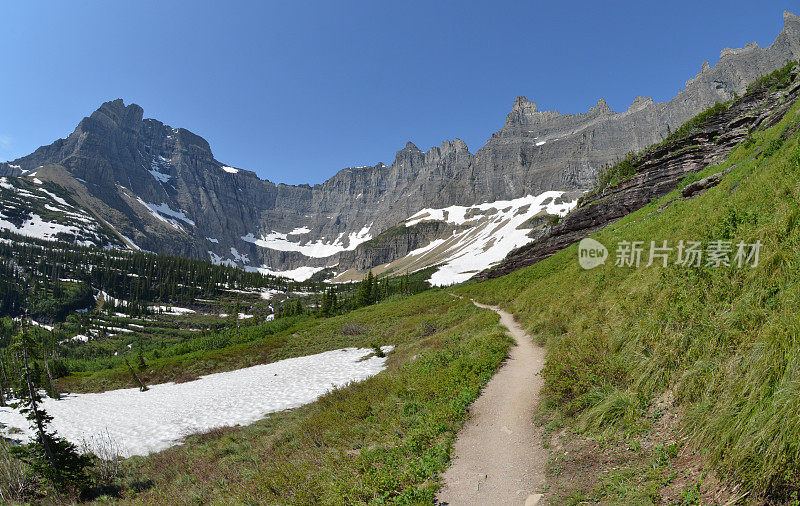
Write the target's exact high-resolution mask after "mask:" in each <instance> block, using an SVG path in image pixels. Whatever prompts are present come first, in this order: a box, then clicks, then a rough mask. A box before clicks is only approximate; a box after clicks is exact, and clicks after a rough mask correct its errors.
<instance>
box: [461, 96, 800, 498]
mask: <svg viewBox="0 0 800 506" xmlns="http://www.w3.org/2000/svg"><path fill="white" fill-rule="evenodd" d="M765 83H768V84H769V83H770V81H762V83H761V84H762V85H763V84H765ZM772 84H773V85H774V84H775V82H774V81H773V82H772ZM786 105H791V106H792V107H791V109H788V112H786V114H785V115H782V118H780V119H779V121H777V122H776V121H772V120H770V119H768V120H765V121H769V123H770V124H772V125H773V126H772V127H770V128H767V129H765V130H755V131H753V132H751V133H750V134H749V135H748V136H747V137H746V140H745V141H744V142H742V143H740V144H739V145H738V146H737V147H736V148H735V149H733V151H732V152H731V153H730V155H729V156H728V158H727V159H726V160H717V161H714V162H712V163H715V164H716V165H711V166H709V167H706V168H705V169H704V170H702V171H701V172H700V173H699V174H697V175H695V174H690V175H688V176H686V177H684V178H683V179H682V180H681V181H680V182H679V184H678V185H677V188H676V189H674V190H673V191H671V192H670V193H668V194H667V195H665V196H664V197H662V198H660V199H657V200H655V201H653V202H651V203H649V204H647V205H646V206H644V207H643V208H642V209H640V210H638V211H636V212H633V213H631V214H629V215H627V216H625V217H623V218H621V219H620V220H618V221H616V222H615V223H614V224H613V225H611V226H608V227H606V228H604V229H603V230H601V231H600V232H597V233H595V234H593V235H592V238H593V239H595V240H596V241H598V242H599V243H600V244H602V245H604V246H605V247H606V248H607V249H608V252H609V256H608V258H607V259H606V261H605V264H601V265H599V266H597V267H595V268H594V269H592V270H586V269H584V268H582V267H581V266H580V264H579V261H578V260H579V257H578V246H577V245H574V246H570V247H568V248H566V249H564V250H562V251H559V252H558V253H556V254H554V255H552V256H550V257H549V258H545V259H544V260H541V261H539V262H537V263H535V264H533V265H531V266H529V267H527V268H523V269H520V270H516V271H514V272H512V273H510V274H508V275H506V276H502V277H498V278H496V279H492V280H489V281H486V282H483V283H476V284H472V285H471V286H468V287H465V288H462V289H461V290H460V293H462V294H463V295H466V296H469V297H475V298H476V299H477V300H481V301H484V302H489V303H498V304H502V305H504V306H506V307H507V308H509V309H510V310H511V311H513V312H514V313H515V314H516V315H517V316H518V317H519V318H520V319H521V321H522V322H524V324H525V326H526V327H527V328H528V329H530V330H531V331H532V332H533V333H537V334H539V335H540V336H541V339H542V341H546V343H547V348H548V358H547V360H548V365H547V366H546V368H545V372H544V377H545V381H546V385H545V392H546V393H547V395H548V402H549V403H548V407H547V409H545V411H544V414H543V416H546V417H549V420H550V424H551V425H550V426H549V427H550V428H551V429H555V430H553V432H551V433H550V436H551V443H552V444H553V445H554V446H553V448H554V451H556V452H558V453H557V454H556V455H557V456H558V458H557V459H555V460H553V462H552V463H551V466H552V468H551V470H550V472H551V474H552V475H553V476H555V478H554V479H553V480H552V483H551V488H550V493H551V494H552V500H553V501H555V502H572V503H576V502H580V501H592V502H594V501H601V502H610V503H650V502H673V501H674V502H682V501H683V503H690V504H692V503H699V502H702V503H728V504H733V503H734V502H737V501H741V502H747V503H753V504H761V503H764V502H768V503H784V502H787V503H790V504H792V503H793V502H792V501H795V502H796V500H797V497H798V493H800V473H798V462H800V454H799V453H798V448H800V445H798V441H800V425H798V420H800V417H798V415H799V414H798V406H800V385H798V382H797V378H798V375H800V346H798V341H797V336H798V333H799V332H800V329H798V326H797V317H796V315H797V313H798V311H800V307H798V298H797V293H798V289H800V287H798V279H797V272H798V268H800V257H798V253H797V252H798V247H799V246H800V228H798V217H800V210H799V209H798V206H797V202H798V196H799V195H800V185H798V181H799V180H800V177H799V176H800V115H799V114H798V113H799V112H800V104H798V102H797V100H796V99H794V100H793V101H792V102H790V103H787V104H786ZM783 110H784V111H785V110H786V108H783ZM766 117H767V118H770V116H766ZM775 119H778V118H775ZM714 174H719V176H717V178H716V179H717V180H718V181H717V182H718V184H717V185H716V186H712V185H705V188H706V189H704V190H703V191H700V192H699V193H695V191H696V190H697V189H698V188H700V189H702V188H703V186H704V185H697V184H695V183H696V182H697V181H698V180H701V181H702V180H704V179H705V178H706V177H708V176H712V175H714ZM693 193H694V194H693ZM687 194H688V195H687ZM688 196H691V197H693V198H687V197H688ZM651 241H653V242H654V243H655V245H656V246H658V247H663V246H665V244H664V241H666V246H667V247H668V248H671V249H665V250H657V251H656V253H657V254H659V256H656V257H655V258H654V261H653V262H651V261H650V260H651V258H652V257H651V256H650V252H651V248H653V246H652V245H651ZM681 241H683V248H681V247H680V246H681V244H682V243H681ZM693 241H697V242H699V249H698V251H700V255H702V256H701V258H700V259H699V260H697V261H687V256H686V255H687V251H688V249H686V248H688V246H689V244H690V242H693ZM636 244H638V245H641V246H642V255H641V257H640V261H638V260H636V257H635V255H634V256H630V255H627V254H626V253H625V252H626V251H628V249H629V247H630V246H631V245H636ZM755 244H759V245H760V248H758V249H757V251H758V255H753V256H750V254H751V253H754V251H755V250H754V249H753V248H754V246H753V245H755ZM719 248H722V249H721V250H720V249H719ZM741 248H745V249H744V250H743V252H744V253H745V254H744V255H743V256H738V255H737V254H738V253H739V251H740V249H741ZM720 251H721V253H717V252H720ZM663 255H666V260H665V257H664V256H663ZM693 501H694V502H693ZM728 501H731V502H728Z"/></svg>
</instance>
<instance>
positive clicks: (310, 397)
mask: <svg viewBox="0 0 800 506" xmlns="http://www.w3.org/2000/svg"><path fill="white" fill-rule="evenodd" d="M382 349H383V351H384V352H389V351H391V349H392V347H391V346H384V347H383V348H382ZM371 353H373V350H371V349H365V348H345V349H341V350H334V351H326V352H324V353H318V354H316V355H308V356H305V357H297V358H290V359H286V360H281V361H278V362H274V363H271V364H263V365H257V366H253V367H248V368H245V369H238V370H235V371H228V372H221V373H215V374H209V375H207V376H202V377H201V378H199V379H197V380H195V381H189V382H186V383H164V384H160V385H152V386H150V389H149V390H148V391H146V392H140V391H139V390H138V389H136V388H128V389H123V390H111V391H108V392H102V393H96V394H69V395H64V396H62V398H61V400H54V399H49V398H45V399H44V401H43V406H44V409H45V410H46V411H47V413H48V414H50V415H51V416H52V417H53V422H52V424H51V428H52V429H55V430H56V431H57V432H58V434H59V435H61V436H62V437H65V438H66V439H68V440H69V441H71V442H73V443H75V444H77V445H78V446H81V445H82V444H83V442H84V441H86V442H88V444H89V447H90V448H91V445H92V442H93V441H97V440H103V439H108V438H110V440H111V441H113V443H114V444H115V445H116V446H117V447H118V448H119V451H120V453H121V454H122V456H125V457H127V456H131V455H147V454H149V453H152V452H157V451H160V450H164V449H165V448H169V447H170V446H173V445H176V444H180V442H181V440H182V439H183V438H184V437H185V436H187V435H190V434H194V433H198V432H203V431H207V430H209V429H213V428H216V427H225V426H233V425H247V424H250V423H253V422H255V421H257V420H259V419H261V418H264V416H265V415H267V414H268V413H273V412H276V411H282V410H285V409H292V408H297V407H300V406H302V405H304V404H308V403H309V402H313V401H315V400H316V399H317V398H318V397H320V396H321V395H323V394H325V393H326V392H328V391H330V390H331V389H333V388H334V387H340V386H344V385H346V384H348V383H350V382H354V381H362V380H365V379H367V378H369V377H371V376H374V375H375V374H377V373H379V372H380V371H382V370H383V369H384V368H385V366H386V358H385V357H384V358H380V357H376V356H372V357H370V358H365V357H367V356H368V355H370V354H371ZM0 424H2V425H4V427H3V432H5V433H8V431H9V429H10V428H12V427H15V428H17V429H20V430H21V431H22V432H21V433H19V434H15V435H10V436H9V437H15V438H17V439H26V438H28V437H30V436H31V434H32V432H31V430H30V428H29V423H28V421H27V420H26V419H25V418H24V417H23V416H22V415H21V414H20V413H19V412H18V411H17V410H15V409H13V408H8V407H6V408H0Z"/></svg>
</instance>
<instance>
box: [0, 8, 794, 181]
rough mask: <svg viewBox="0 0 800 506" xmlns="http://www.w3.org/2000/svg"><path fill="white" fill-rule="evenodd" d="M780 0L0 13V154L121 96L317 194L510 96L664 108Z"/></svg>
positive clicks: (774, 13)
mask: <svg viewBox="0 0 800 506" xmlns="http://www.w3.org/2000/svg"><path fill="white" fill-rule="evenodd" d="M794 4H795V2H794V1H789V0H784V1H772V0H758V1H754V0H726V1H698V0H692V1H683V0H675V1H671V2H665V1H663V0H659V1H627V2H621V1H613V0H605V1H597V0H590V1H581V2H578V1H569V0H561V1H547V2H544V1H533V0H529V1H526V2H507V1H499V0H494V1H460V2H455V1H440V2H425V1H394V2H388V1H380V0H368V1H348V0H339V1H335V2H334V1H331V2H291V1H289V2H286V1H281V2H268V1H264V2H256V1H252V2H242V1H235V0H226V1H224V2H219V1H216V2H212V1H204V0H194V1H191V2H189V1H185V2H183V1H182V2H178V1H147V0H138V1H135V2H134V1H113V2H109V1H105V0H103V1H80V2H78V1H51V2H40V1H34V0H26V1H22V2H13V1H5V2H3V4H2V9H1V10H0V67H1V68H2V77H0V160H7V159H13V158H16V157H18V156H22V155H25V154H28V153H30V152H32V151H33V150H34V149H35V148H37V147H38V146H40V145H43V144H49V143H50V142H52V141H53V140H55V139H57V138H59V137H65V136H66V135H68V134H69V133H70V132H71V131H72V130H73V129H74V127H75V125H76V124H77V123H78V121H80V119H81V118H82V117H84V116H88V115H89V114H91V112H92V111H93V110H95V109H96V108H97V107H98V106H99V105H100V104H101V103H102V102H104V101H106V100H112V99H115V98H123V99H124V100H125V103H126V104H127V103H130V102H135V103H137V104H139V105H141V106H142V107H143V108H144V110H145V117H150V118H156V119H159V120H161V121H163V122H164V123H167V124H169V125H171V126H173V127H184V128H187V129H189V130H191V131H193V132H195V133H197V134H199V135H201V136H203V137H205V138H206V139H207V140H208V141H209V143H210V144H211V148H212V150H213V151H214V155H215V156H216V158H217V159H218V160H220V161H222V162H225V163H227V164H229V165H233V166H236V167H241V168H246V169H250V170H253V171H255V172H256V173H258V174H259V175H260V176H261V177H264V178H267V179H271V180H273V181H276V182H286V183H293V184H298V183H319V182H322V181H324V180H325V179H327V178H328V177H330V176H331V175H333V174H334V173H335V172H336V171H338V170H340V169H342V168H345V167H350V166H360V165H366V164H369V165H372V164H375V163H377V162H379V161H382V162H385V163H387V164H388V163H391V162H392V160H393V159H394V154H395V152H396V151H397V150H398V149H400V148H402V147H403V146H404V145H405V142H406V141H408V140H411V141H412V142H414V143H415V144H417V145H418V146H419V147H420V148H421V149H423V150H427V149H428V148H429V147H430V146H433V145H439V144H441V142H442V141H443V140H445V139H452V138H454V137H459V138H461V139H463V140H465V141H466V142H467V144H468V145H469V147H470V150H471V151H473V152H475V151H476V150H477V149H478V148H480V147H481V146H482V145H483V144H484V143H485V142H486V140H487V139H488V138H489V137H490V136H491V134H492V132H494V131H496V130H498V129H499V128H500V127H501V126H502V125H503V123H504V121H505V115H506V114H507V113H508V111H509V109H510V107H511V104H512V102H513V100H514V98H515V97H516V96H517V95H525V96H527V97H528V98H529V99H531V100H533V101H535V102H537V104H538V105H539V108H540V110H541V109H557V110H558V111H559V112H562V113H578V112H583V111H585V110H587V109H588V108H589V107H591V106H592V105H594V104H595V103H596V102H597V99H598V98H600V97H604V98H605V99H606V100H607V102H608V104H609V105H610V106H611V108H612V109H614V110H616V111H623V110H625V109H626V108H627V107H628V105H629V104H630V103H631V102H632V101H633V99H634V97H636V96H637V95H645V96H652V97H653V98H654V99H655V100H656V101H660V100H668V99H670V98H672V97H673V96H674V95H675V94H676V93H677V92H678V91H679V90H680V89H681V88H682V87H683V85H684V83H685V81H686V80H687V79H689V78H690V77H693V76H694V75H695V74H696V73H697V71H699V69H700V65H701V63H702V61H703V60H708V61H710V62H711V63H712V65H713V64H714V63H715V62H716V61H717V60H718V59H719V52H720V50H721V49H722V48H724V47H725V46H731V47H741V46H744V44H746V43H748V42H752V41H756V42H758V43H759V45H762V46H765V45H769V44H771V43H772V41H773V40H774V39H775V37H776V36H777V34H778V32H779V31H780V29H781V28H782V27H783V18H782V12H783V10H784V9H793V8H794V10H795V12H796V13H800V8H797V7H795V6H794Z"/></svg>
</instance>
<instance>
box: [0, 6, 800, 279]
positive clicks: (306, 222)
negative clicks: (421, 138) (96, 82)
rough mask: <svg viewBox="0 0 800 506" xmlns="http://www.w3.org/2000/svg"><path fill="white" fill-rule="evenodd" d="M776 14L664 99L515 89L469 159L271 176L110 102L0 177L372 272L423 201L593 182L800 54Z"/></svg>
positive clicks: (417, 158) (276, 261)
mask: <svg viewBox="0 0 800 506" xmlns="http://www.w3.org/2000/svg"><path fill="white" fill-rule="evenodd" d="M784 18H785V19H784V21H785V27H784V29H783V31H782V32H781V34H780V35H779V36H778V38H777V39H776V41H775V42H774V43H773V44H772V46H770V47H769V48H763V49H762V48H759V47H757V46H756V45H755V44H750V45H748V46H747V47H745V48H743V49H737V50H732V49H726V50H724V51H723V57H722V59H721V61H720V62H719V63H718V64H717V65H716V66H715V67H713V68H711V67H709V66H708V64H704V65H703V68H702V69H701V71H700V73H699V74H698V75H697V76H696V77H695V78H693V79H691V80H690V81H688V82H687V84H686V89H685V90H684V91H682V92H681V93H680V94H679V95H678V96H677V97H675V98H674V99H673V100H671V101H669V102H666V103H658V104H654V103H653V102H652V100H650V99H647V98H637V99H636V100H635V101H634V103H633V104H632V105H631V106H630V107H629V108H628V110H627V111H625V112H622V113H616V112H613V111H611V110H610V109H609V107H608V106H607V105H606V103H605V101H604V100H602V99H601V100H600V101H598V104H597V106H596V107H593V108H592V109H590V110H589V111H588V112H586V113H584V114H559V113H557V112H555V111H539V110H538V109H537V107H536V104H534V103H532V102H531V101H529V100H527V99H526V98H525V97H519V98H517V99H516V100H515V101H514V104H513V107H512V110H511V112H510V113H509V114H508V116H507V118H506V124H505V126H503V128H502V129H500V131H498V132H497V133H495V134H494V135H493V136H492V137H491V138H490V139H489V140H488V141H487V143H486V145H485V146H484V147H482V148H481V149H479V150H478V151H477V153H475V154H472V153H470V151H469V149H468V147H467V145H466V144H465V143H464V142H463V141H461V140H458V139H456V140H454V141H446V142H444V143H442V145H441V146H439V147H434V148H431V149H429V150H428V151H427V152H423V151H421V150H420V149H418V148H417V147H416V146H414V145H413V144H412V143H408V144H407V145H406V147H405V148H403V149H401V150H400V151H398V152H397V155H396V157H395V160H394V161H393V163H392V164H391V165H388V166H387V165H384V164H377V165H375V166H371V167H359V168H349V169H344V170H342V171H340V172H338V173H337V174H336V175H334V176H333V177H332V178H331V179H329V180H328V181H326V182H325V183H323V184H320V185H314V186H308V185H301V186H290V185H283V184H277V185H276V184H274V183H272V182H270V181H264V180H261V179H259V178H258V177H257V176H256V175H255V174H254V173H252V172H249V171H246V170H241V169H236V168H232V167H228V166H226V165H225V164H224V163H222V162H219V161H217V160H216V159H215V158H214V156H213V154H212V152H211V149H210V147H209V145H208V143H207V142H206V141H205V140H204V139H203V138H201V137H199V136H197V135H195V134H193V133H191V132H189V131H188V130H184V129H173V128H171V127H169V126H167V125H164V124H163V123H161V122H159V121H156V120H153V119H143V110H142V108H141V107H139V106H138V105H135V104H132V105H128V106H125V105H124V104H123V102H122V101H121V100H116V101H113V102H108V103H106V104H103V105H102V106H101V107H100V109H98V110H97V111H95V112H94V113H93V114H92V115H91V116H90V117H88V118H84V119H83V120H82V121H81V122H80V124H79V125H78V126H77V128H76V129H75V131H74V132H73V133H72V134H71V135H70V136H68V137H67V138H66V139H59V140H58V141H56V142H54V143H53V144H51V145H49V146H44V147H42V148H39V149H38V150H37V151H36V152H34V153H32V154H31V155H28V156H26V157H23V158H20V159H18V160H15V161H13V162H10V163H6V164H0V176H23V177H27V176H30V175H31V174H33V173H36V174H37V177H39V178H40V179H46V180H50V181H52V182H55V183H58V184H60V185H61V186H63V187H65V188H68V189H70V191H71V192H72V193H73V194H74V195H75V196H76V199H78V200H79V201H80V202H81V204H82V205H84V206H86V207H87V208H88V209H90V210H92V211H93V212H94V213H95V214H96V215H97V216H99V217H101V218H102V219H104V220H105V221H107V222H108V224H109V225H110V226H111V227H113V228H114V229H115V230H116V231H117V232H118V233H119V235H120V236H121V237H124V238H125V240H126V241H128V243H129V244H131V245H134V244H135V245H136V246H137V247H141V248H143V249H147V250H151V251H158V252H165V253H175V254H183V255H190V256H194V257H201V258H212V259H213V260H215V261H217V262H230V263H236V264H238V265H242V266H246V267H247V266H249V267H252V268H256V267H265V268H268V269H270V270H272V271H284V270H290V269H296V268H299V267H311V268H315V269H316V268H322V267H323V266H326V265H336V264H337V263H339V262H340V261H341V262H342V265H340V266H339V267H338V268H337V269H338V270H339V271H340V272H341V271H343V270H345V269H348V268H351V267H355V266H358V267H360V268H365V267H370V266H371V265H369V264H370V263H371V262H372V261H371V260H369V259H373V258H374V259H375V261H381V262H385V261H386V260H387V256H386V253H385V252H384V253H381V254H375V252H370V251H369V250H368V248H369V247H370V244H369V243H367V244H364V245H363V246H360V247H359V244H361V243H363V242H365V241H367V240H369V239H370V238H373V237H376V236H378V234H380V233H381V232H382V231H384V230H388V229H390V228H392V227H394V226H395V225H397V224H398V223H402V222H404V221H405V220H406V219H408V218H409V217H410V216H412V215H414V214H415V213H417V212H418V211H420V210H421V209H423V208H445V207H448V206H452V205H460V206H470V205H474V204H477V203H481V202H493V201H501V200H511V199H518V198H521V197H525V196H529V195H539V194H541V193H543V192H545V191H551V190H555V191H575V190H584V189H588V188H590V187H591V186H592V184H593V183H594V181H595V178H596V175H597V173H598V170H599V169H600V168H601V167H602V166H603V165H604V164H606V163H609V162H613V161H614V160H616V159H618V158H620V157H622V156H624V155H625V154H626V153H628V152H630V151H639V150H641V149H643V148H645V147H647V146H649V145H651V144H653V143H654V142H658V141H660V140H661V139H663V138H664V137H665V136H666V135H667V133H668V132H669V130H670V129H672V130H674V129H675V128H677V127H678V126H679V125H680V124H682V123H683V122H685V121H686V120H688V119H689V118H691V117H692V116H694V115H695V114H697V113H698V112H700V111H701V110H703V109H705V108H706V107H708V106H710V105H713V104H714V103H715V102H722V101H727V100H730V99H731V98H733V96H734V94H737V93H738V94H742V93H743V92H744V89H745V87H746V86H747V84H748V83H750V82H752V81H753V80H755V79H756V78H757V77H758V76H759V75H762V74H766V73H769V72H771V71H772V70H774V69H776V68H778V67H780V66H782V65H783V63H785V62H786V61H787V60H789V59H798V58H800V19H798V17H797V16H794V15H792V14H789V13H786V14H785V15H784ZM446 229H447V227H442V230H446ZM424 240H425V241H428V240H435V237H433V238H429V237H428V236H427V235H426V236H425V239H424ZM418 243H419V238H417V239H414V241H412V242H411V243H409V244H410V245H411V246H413V247H417V246H418V245H419V244H418ZM411 246H409V247H411ZM400 249H403V248H400ZM398 251H399V250H398ZM340 257H341V258H340ZM305 272H306V273H308V272H310V271H309V270H308V269H306V271H305Z"/></svg>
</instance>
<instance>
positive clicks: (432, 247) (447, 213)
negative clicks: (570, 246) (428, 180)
mask: <svg viewBox="0 0 800 506" xmlns="http://www.w3.org/2000/svg"><path fill="white" fill-rule="evenodd" d="M576 203H577V199H574V200H570V196H569V195H567V194H565V192H560V191H548V192H544V193H542V194H540V195H535V196H534V195H528V196H526V197H521V198H518V199H513V200H498V201H495V202H485V203H483V204H477V205H474V206H449V207H445V208H440V209H423V210H421V211H419V212H417V213H415V214H414V215H412V216H410V217H409V218H408V219H407V220H406V221H405V222H404V226H405V227H413V226H415V225H418V224H420V223H425V222H440V223H443V224H446V225H450V226H451V227H452V228H453V230H452V232H451V233H449V234H445V235H443V236H442V237H439V238H436V239H433V240H432V241H430V242H429V243H428V244H427V245H426V246H423V247H420V248H417V249H415V250H413V251H411V252H409V253H408V254H406V255H405V256H404V257H402V258H399V259H397V260H395V261H393V262H389V263H387V264H385V265H383V266H380V267H378V268H376V269H374V271H375V272H376V273H383V272H388V271H394V272H396V273H402V272H406V271H408V272H414V271H418V270H420V269H424V268H426V267H430V266H434V265H438V266H439V268H438V269H437V270H436V272H435V273H434V274H433V275H432V276H431V279H430V282H431V284H433V285H435V286H443V285H450V284H453V283H460V282H462V281H466V280H467V279H469V278H471V277H472V276H473V275H474V274H475V273H477V272H480V271H482V270H484V269H486V268H488V267H490V266H492V265H494V264H496V263H497V262H499V261H501V260H502V259H503V258H505V257H506V255H508V253H509V252H511V251H512V250H514V249H516V248H519V247H520V246H524V245H525V244H527V243H529V242H530V241H531V237H530V233H531V232H532V231H533V230H534V229H536V228H537V227H538V226H539V225H540V224H541V223H539V222H540V221H547V220H550V219H553V218H554V217H557V216H564V215H566V214H567V213H568V212H569V211H570V210H571V209H572V208H573V207H575V205H576ZM354 276H355V273H354V272H344V273H342V274H340V275H339V276H338V277H337V278H336V279H337V280H339V281H345V280H348V279H352V278H353V277H354Z"/></svg>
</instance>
